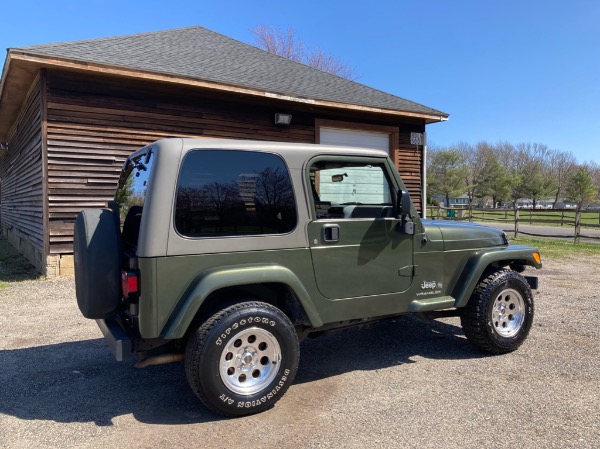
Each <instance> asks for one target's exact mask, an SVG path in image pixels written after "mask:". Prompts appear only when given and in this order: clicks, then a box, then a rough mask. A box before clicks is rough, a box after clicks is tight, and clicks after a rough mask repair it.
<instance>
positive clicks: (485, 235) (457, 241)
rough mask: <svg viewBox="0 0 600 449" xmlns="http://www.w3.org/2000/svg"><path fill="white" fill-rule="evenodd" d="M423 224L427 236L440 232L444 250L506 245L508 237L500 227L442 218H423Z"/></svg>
mask: <svg viewBox="0 0 600 449" xmlns="http://www.w3.org/2000/svg"><path fill="white" fill-rule="evenodd" d="M423 225H424V227H425V232H426V233H427V235H428V236H429V235H430V234H431V235H432V237H433V236H434V235H439V234H441V237H442V239H443V241H444V251H453V250H462V249H474V248H489V247H492V246H506V245H508V238H507V237H506V234H505V233H504V231H502V230H500V229H494V228H489V227H487V226H481V225H478V224H474V223H461V222H455V221H443V220H424V221H423Z"/></svg>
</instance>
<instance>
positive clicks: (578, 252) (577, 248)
mask: <svg viewBox="0 0 600 449" xmlns="http://www.w3.org/2000/svg"><path fill="white" fill-rule="evenodd" d="M508 238H509V240H510V242H511V243H514V244H516V245H530V246H535V247H537V248H539V250H540V254H541V255H542V262H543V261H544V259H545V258H546V259H561V258H563V257H565V256H600V245H599V244H598V243H578V244H577V245H575V244H573V242H572V241H567V240H557V239H545V238H541V237H521V236H519V237H518V238H516V239H515V238H512V237H510V235H509V236H508Z"/></svg>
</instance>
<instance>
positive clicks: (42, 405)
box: [0, 317, 482, 426]
mask: <svg viewBox="0 0 600 449" xmlns="http://www.w3.org/2000/svg"><path fill="white" fill-rule="evenodd" d="M414 356H419V357H425V358H430V359H440V360H443V359H471V358H478V357H482V354H481V353H479V352H477V351H476V350H475V349H473V348H472V347H471V346H470V345H469V343H468V342H467V341H466V340H465V339H464V337H463V336H462V330H461V329H460V328H459V327H456V326H453V325H450V324H446V323H443V322H431V323H428V322H423V321H420V320H418V319H416V318H414V317H403V318H400V319H398V320H396V321H394V322H386V323H382V324H379V325H376V326H373V327H372V328H369V329H366V330H362V331H358V330H354V331H347V332H343V333H340V334H337V335H330V336H325V337H321V338H317V339H307V340H305V341H304V342H303V343H302V344H301V362H300V369H299V371H298V375H297V376H296V381H295V383H296V384H302V383H305V382H312V381H315V380H319V379H323V378H327V377H330V376H335V375H338V374H340V373H344V372H351V371H356V370H375V369H381V368H387V367H391V366H396V365H400V364H403V363H416V362H415V361H414V360H411V357H414ZM0 366H1V367H2V370H1V371H0V385H2V388H1V389H0V414H6V415H11V416H15V417H17V418H20V419H28V420H51V421H56V422H65V423H67V422H94V423H96V425H98V426H110V425H112V420H113V418H116V417H118V416H121V415H127V414H133V416H134V417H135V418H136V419H137V420H138V421H141V422H144V423H149V424H168V425H169V424H170V425H177V424H189V423H199V422H210V421H216V420H220V419H222V418H221V417H219V416H217V415H215V414H213V413H211V412H209V411H208V410H207V409H206V408H205V407H204V406H203V405H202V404H201V403H200V401H199V400H198V399H196V397H195V396H194V394H193V393H192V391H191V389H190V388H189V387H188V384H187V381H186V379H185V374H184V369H183V364H182V363H173V364H169V365H162V366H155V367H150V368H146V369H142V370H136V369H135V368H133V364H122V363H117V362H115V361H114V359H113V358H112V354H111V353H110V351H109V349H108V347H107V346H106V344H105V343H104V341H103V340H102V339H96V340H85V341H77V342H69V343H60V344H55V345H47V346H40V347H34V348H23V349H14V350H0Z"/></svg>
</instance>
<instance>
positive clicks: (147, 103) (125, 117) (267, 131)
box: [47, 72, 315, 254]
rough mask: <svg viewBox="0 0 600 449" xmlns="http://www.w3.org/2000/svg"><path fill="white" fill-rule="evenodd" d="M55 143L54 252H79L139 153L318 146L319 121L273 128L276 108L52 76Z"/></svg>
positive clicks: (51, 180) (51, 138) (304, 118)
mask: <svg viewBox="0 0 600 449" xmlns="http://www.w3.org/2000/svg"><path fill="white" fill-rule="evenodd" d="M47 86H48V91H47V102H48V103H47V108H48V109H47V120H48V123H47V133H48V134H47V144H48V195H49V207H48V214H49V233H50V235H49V250H50V254H68V253H71V252H72V240H73V223H74V220H75V217H76V215H77V213H78V212H79V211H80V210H81V209H83V208H86V207H101V206H103V205H104V204H105V202H106V201H107V200H109V199H112V197H113V194H114V189H115V186H116V183H117V179H118V175H119V172H120V169H121V166H122V164H123V162H124V161H125V159H126V158H127V156H129V155H130V154H131V153H132V152H133V151H134V150H136V149H139V148H141V147H143V146H144V145H146V144H148V143H151V142H154V141H155V140H158V139H162V138H166V137H219V138H235V139H258V140H272V141H290V142H305V143H314V138H315V137H314V124H313V117H312V116H311V115H310V114H307V113H300V112H299V113H298V114H296V113H295V114H294V126H293V127H290V128H282V127H278V126H275V125H274V123H273V118H274V113H275V112H281V111H278V110H276V109H275V108H273V107H268V106H256V105H254V106H253V105H248V104H246V103H241V102H239V101H238V102H236V101H232V99H229V98H226V99H223V98H211V97H207V96H199V95H198V94H197V93H195V92H191V91H188V92H186V91H185V90H182V89H181V88H180V89H177V90H175V89H168V88H161V89H160V90H159V89H157V88H156V87H155V86H152V85H150V86H145V85H143V84H140V83H138V84H137V85H136V84H128V83H125V82H123V81H118V80H116V81H111V80H108V79H90V78H85V79H81V78H78V77H76V76H74V75H70V74H65V73H57V72H48V79H47Z"/></svg>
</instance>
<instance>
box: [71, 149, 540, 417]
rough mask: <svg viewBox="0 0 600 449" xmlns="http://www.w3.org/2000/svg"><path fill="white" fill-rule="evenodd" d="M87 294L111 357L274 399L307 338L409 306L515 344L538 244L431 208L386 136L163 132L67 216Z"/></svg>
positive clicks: (231, 407)
mask: <svg viewBox="0 0 600 449" xmlns="http://www.w3.org/2000/svg"><path fill="white" fill-rule="evenodd" d="M74 255H75V281H76V293H77V302H78V305H79V308H80V310H81V312H82V314H83V315H84V316H85V317H87V318H91V319H95V320H96V321H97V323H98V325H99V327H100V329H101V330H102V333H103V334H104V337H105V339H106V340H107V342H108V343H109V345H110V347H111V348H112V350H113V352H114V354H115V356H116V358H117V360H126V359H128V358H129V357H130V356H131V355H132V354H135V355H136V356H137V358H138V362H137V365H136V366H138V367H145V366H149V365H154V364H160V363H166V362H171V361H176V360H183V361H184V365H185V371H186V375H187V379H188V381H189V384H190V386H191V388H192V390H193V391H194V393H195V394H196V395H197V396H198V397H199V398H200V399H201V400H202V401H203V402H204V403H205V404H206V406H208V407H209V408H210V409H212V410H213V411H215V412H218V413H221V414H224V415H229V416H239V415H246V414H251V413H257V412H261V411H263V410H266V409H268V408H270V407H272V406H273V405H274V404H275V402H276V401H277V400H279V399H280V398H281V396H282V395H283V394H284V393H285V391H286V390H287V388H288V387H289V386H290V384H291V383H292V382H293V380H294V376H295V374H296V371H297V368H298V361H299V341H301V340H302V339H303V338H305V337H306V336H317V335H322V334H325V333H329V332H332V331H336V330H343V329H346V328H351V327H355V326H363V325H366V324H370V323H375V322H377V321H381V320H384V319H389V318H393V317H397V316H398V315H402V314H407V313H416V314H420V316H422V317H429V318H438V317H445V316H460V320H461V324H462V326H463V329H464V332H465V335H466V336H467V338H468V339H469V341H471V342H472V343H473V344H474V345H475V346H477V347H478V348H479V349H481V350H483V351H485V352H489V353H493V354H501V353H506V352H509V351H513V350H515V349H516V348H518V347H519V346H520V345H521V344H522V343H523V341H524V340H525V339H526V337H527V335H528V333H529V330H530V328H531V325H532V320H533V295H532V291H531V289H532V288H536V287H537V278H535V277H533V276H523V275H522V274H520V273H521V272H522V271H523V270H524V269H525V267H526V266H530V267H535V268H541V266H542V264H541V259H540V254H539V252H538V250H537V249H536V248H532V247H527V246H517V245H510V244H509V242H508V239H507V237H506V235H505V234H504V232H502V231H500V230H496V229H491V228H487V227H483V226H478V225H473V224H462V223H461V224H457V223H448V222H442V221H440V220H437V221H427V220H422V219H421V218H420V217H419V214H418V213H417V211H416V209H415V207H414V205H413V204H412V203H411V201H410V197H409V194H408V192H407V191H406V188H405V185H404V183H403V181H402V179H401V178H400V175H399V174H398V172H397V170H396V169H395V167H394V164H393V162H392V161H391V160H390V159H389V157H388V155H387V153H385V152H383V151H377V150H369V149H357V148H348V147H334V146H325V145H310V144H292V143H273V142H252V141H235V140H220V139H179V138H174V139H166V140H161V141H158V142H155V143H153V144H151V145H148V146H146V147H145V148H142V149H141V150H139V151H136V152H135V153H134V154H133V155H131V156H130V157H129V158H128V159H127V161H126V162H125V164H124V166H123V170H122V173H121V176H120V179H119V184H118V188H117V191H116V194H115V200H114V201H111V202H109V204H108V207H106V208H104V209H87V210H83V211H82V212H81V213H80V214H79V216H78V217H77V220H76V223H75V233H74Z"/></svg>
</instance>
